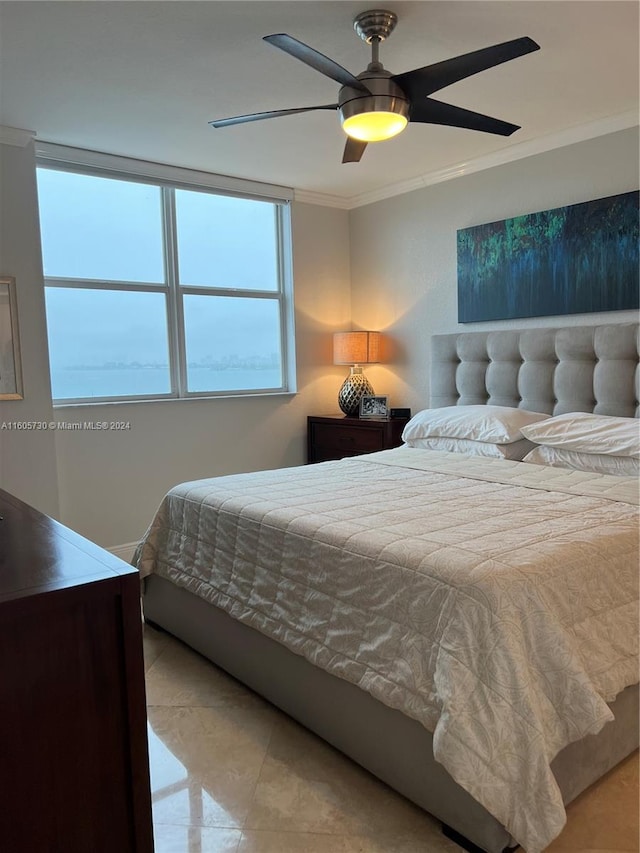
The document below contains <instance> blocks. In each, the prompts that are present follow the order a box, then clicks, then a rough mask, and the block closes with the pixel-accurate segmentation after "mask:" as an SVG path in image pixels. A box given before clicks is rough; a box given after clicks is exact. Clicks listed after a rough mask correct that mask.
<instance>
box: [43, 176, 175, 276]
mask: <svg viewBox="0 0 640 853" xmlns="http://www.w3.org/2000/svg"><path fill="white" fill-rule="evenodd" d="M38 203H39V206H40V229H41V231H42V255H43V261H44V274H45V276H58V277H60V278H84V279H99V280H102V281H149V282H163V281H164V264H163V245H162V211H161V194H160V188H159V187H153V186H148V185H146V184H135V183H132V182H130V181H118V180H113V179H111V178H96V177H94V176H92V175H78V174H76V173H74V172H58V171H56V170H54V169H42V168H41V169H38Z"/></svg>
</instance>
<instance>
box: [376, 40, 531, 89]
mask: <svg viewBox="0 0 640 853" xmlns="http://www.w3.org/2000/svg"><path fill="white" fill-rule="evenodd" d="M534 50H540V45H539V44H536V42H535V41H534V40H533V39H530V38H529V37H528V36H524V37H523V38H519V39H513V40H512V41H505V42H502V43H501V44H494V45H493V46H492V47H485V48H482V49H481V50H474V51H472V52H471V53H465V54H463V55H462V56H456V57H453V58H452V59H445V60H443V61H442V62H436V63H434V64H433V65H426V66H425V67H424V68H416V69H415V70H413V71H406V72H405V73H404V74H396V75H395V76H394V77H392V78H391V79H392V80H393V81H394V83H397V84H398V86H400V88H401V89H402V90H403V91H404V92H405V94H406V95H408V97H409V99H410V100H412V101H413V100H418V99H419V98H425V97H426V96H427V95H431V94H432V93H433V92H438V91H439V90H440V89H444V88H445V86H450V85H451V84H452V83H457V82H458V80H464V78H465V77H471V76H472V75H473V74H478V73H479V72H480V71H486V70H487V68H493V67H494V66H495V65H501V64H502V63H503V62H509V60H510V59H517V57H519V56H524V55H525V54H527V53H532V52H533V51H534Z"/></svg>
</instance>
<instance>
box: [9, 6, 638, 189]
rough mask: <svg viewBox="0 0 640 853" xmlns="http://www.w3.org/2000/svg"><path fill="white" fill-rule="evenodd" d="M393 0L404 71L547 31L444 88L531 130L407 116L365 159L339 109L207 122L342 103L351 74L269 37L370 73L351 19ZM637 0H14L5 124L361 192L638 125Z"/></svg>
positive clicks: (392, 66)
mask: <svg viewBox="0 0 640 853" xmlns="http://www.w3.org/2000/svg"><path fill="white" fill-rule="evenodd" d="M381 7H382V8H389V9H391V10H392V11H394V12H396V14H397V15H398V17H399V23H398V26H397V28H396V30H395V32H394V33H393V35H392V36H391V38H390V39H389V40H388V41H386V42H385V43H384V44H383V45H382V46H381V60H382V61H383V63H384V65H385V67H386V68H388V69H389V70H390V71H392V72H393V73H400V72H402V71H407V70H410V69H413V68H416V67H420V66H423V65H427V64H431V63H433V62H438V61H440V60H442V59H446V58H449V57H452V56H457V55H459V54H462V53H466V52H468V51H471V50H476V49H478V48H482V47H486V46H488V45H491V44H496V43H498V42H502V41H506V40H508V39H512V38H517V37H520V36H530V37H531V38H533V39H535V41H537V42H538V43H539V44H540V45H541V50H539V51H537V52H535V53H533V54H529V55H527V56H524V57H521V58H519V59H516V60H514V61H512V62H509V63H506V64H503V65H501V66H498V67H496V68H493V69H490V70H488V71H485V72H483V73H481V74H478V75H475V76H473V77H471V78H469V79H467V80H463V81H461V82H459V83H456V84H455V85H453V86H451V87H449V88H448V89H446V90H442V91H441V92H438V93H437V95H436V97H437V98H439V99H440V100H443V101H449V102H450V103H454V104H457V105H459V106H462V107H466V108H467V109H471V110H475V111H477V112H482V113H487V114H489V115H493V116H495V117H497V118H501V119H504V120H506V121H510V122H513V123H515V124H520V125H521V126H522V129H521V130H520V131H518V132H516V133H515V134H514V135H513V136H512V137H510V138H507V139H505V138H503V137H497V136H492V135H489V134H484V133H477V132H474V131H469V130H460V129H455V128H448V127H438V126H434V125H409V127H408V128H407V130H406V131H405V132H404V133H403V134H401V135H400V136H399V137H397V138H396V139H393V140H390V141H388V142H383V143H377V144H375V145H370V146H369V147H368V149H367V151H366V152H365V155H364V157H363V159H362V161H361V162H360V163H359V164H347V165H342V164H341V162H340V160H341V157H342V149H343V146H344V139H345V137H344V134H343V131H342V130H341V129H340V127H339V122H338V117H337V115H335V114H333V113H332V112H317V113H307V114H300V115H295V116H289V117H286V118H279V119H274V120H268V121H262V122H255V123H251V124H246V125H239V126H236V127H229V128H224V129H218V130H214V129H213V128H211V127H209V125H208V124H207V121H208V120H210V119H214V118H223V117H227V116H233V115H239V114H244V113H250V112H257V111H261V110H272V109H285V108H289V107H299V106H311V105H314V104H322V103H328V102H332V101H335V100H336V99H337V93H338V89H339V84H337V83H334V81H332V80H330V79H328V78H326V77H324V76H322V75H321V74H319V73H318V72H316V71H313V70H312V69H310V68H308V67H307V66H305V65H304V64H302V63H300V62H298V61H297V60H295V59H293V58H292V57H290V56H288V55H286V54H284V53H282V52H281V51H279V50H277V49H275V48H273V47H271V46H270V45H268V44H266V43H265V42H263V41H262V40H261V37H262V36H263V35H266V34H269V33H277V32H287V33H289V34H290V35H292V36H295V37H296V38H298V39H299V40H301V41H304V42H306V43H307V44H309V45H311V46H312V47H314V48H315V49H316V50H319V51H320V52H322V53H324V54H326V55H328V56H330V57H331V58H332V59H335V60H336V61H337V62H338V63H340V64H341V65H343V66H344V67H345V68H348V69H349V70H350V71H352V72H353V73H354V74H358V73H359V72H360V71H362V70H364V68H365V67H366V65H367V63H368V61H369V58H370V57H369V53H370V48H369V47H368V46H367V45H366V44H365V43H364V42H363V41H361V40H360V39H359V38H358V37H357V36H356V35H355V33H354V31H353V29H352V21H353V18H354V17H355V15H356V14H357V13H358V12H361V11H364V10H366V9H369V8H381ZM638 9H639V6H638V3H637V2H635V0H623V2H609V0H605V2H598V0H585V1H584V2H583V0H568V1H567V2H565V0H535V2H529V0H498V2H485V0H444V2H417V1H416V0H414V2H395V0H389V2H388V3H387V2H386V0H384V2H379V0H376V2H367V0H362V2H350V0H339V2H330V1H329V0H297V2H269V0H264V2H249V0H232V2H218V0H209V2H190V0H183V2H155V0H135V2H84V0H79V2H24V1H23V2H2V3H0V39H1V42H0V124H2V125H7V126H10V127H17V128H25V129H29V130H34V131H36V133H37V138H38V139H42V140H45V141H50V142H58V143H63V144H66V145H73V146H78V147H83V148H89V149H93V150H97V151H105V152H109V153H114V154H122V155H127V156H130V157H137V158H142V159H147V160H155V161H158V162H163V163H170V164H173V165H177V166H187V167H191V168H197V169H203V170H206V171H210V172H216V173H219V174H226V175H235V176H239V177H246V178H251V179H254V180H262V181H267V182H270V183H276V184H282V185H285V186H290V187H294V188H296V189H302V190H306V191H309V192H313V193H327V194H330V195H332V196H335V197H339V198H341V199H353V198H354V197H358V196H363V194H365V195H366V194H367V193H369V194H371V193H375V192H376V191H380V190H381V189H382V188H385V187H389V186H391V185H396V184H398V183H403V182H405V183H406V182H409V181H411V180H414V179H416V178H419V177H421V176H426V175H429V174H431V173H434V172H438V171H441V170H444V169H447V168H449V167H453V166H455V165H457V164H461V163H465V162H469V161H473V160H474V159H476V158H482V157H485V158H486V157H487V156H495V155H496V154H497V153H499V152H503V153H506V156H507V158H508V151H507V152H505V149H508V148H509V147H510V146H514V145H519V144H521V143H523V142H524V143H529V142H532V141H534V140H539V139H540V138H541V137H545V136H548V135H550V134H558V133H560V132H562V131H565V130H566V129H569V128H577V127H581V126H583V125H590V124H592V123H594V122H596V124H597V123H598V121H599V120H606V119H611V120H612V126H614V125H615V119H616V118H619V117H625V116H626V119H625V121H626V123H627V124H628V123H629V115H630V114H631V115H632V117H633V116H636V115H637V111H638V65H639V57H638ZM634 121H635V119H634V118H632V121H631V123H633V122H634ZM606 124H607V123H606V121H605V122H604V125H606ZM600 126H603V122H602V121H600ZM587 135H588V134H587ZM521 147H522V146H521ZM525 148H526V146H525Z"/></svg>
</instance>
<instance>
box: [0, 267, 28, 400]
mask: <svg viewBox="0 0 640 853" xmlns="http://www.w3.org/2000/svg"><path fill="white" fill-rule="evenodd" d="M22 399H23V395H22V366H21V364H20V338H19V336H18V303H17V301H16V280H15V278H13V277H11V276H3V277H1V278H0V400H22Z"/></svg>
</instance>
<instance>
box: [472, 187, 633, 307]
mask: <svg viewBox="0 0 640 853" xmlns="http://www.w3.org/2000/svg"><path fill="white" fill-rule="evenodd" d="M638 198H639V194H638V192H628V193H623V194H621V195H615V196H609V197H608V198H600V199H596V200H595V201H587V202H583V203H581V204H572V205H570V206H568V207H558V208H556V209H555V210H545V211H541V212H540V213H530V214H527V215H525V216H516V217H514V218H513V219H505V220H503V221H501V222H489V223H487V224H485V225H476V226H474V227H473V228H464V229H462V230H460V231H458V322H460V323H473V322H478V321H481V320H508V319H512V318H515V317H545V316H550V315H562V314H586V313H590V312H592V311H622V310H625V309H633V308H638V307H639V289H640V288H639V281H638V260H639V259H638V237H639V235H638V218H639V213H638Z"/></svg>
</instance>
